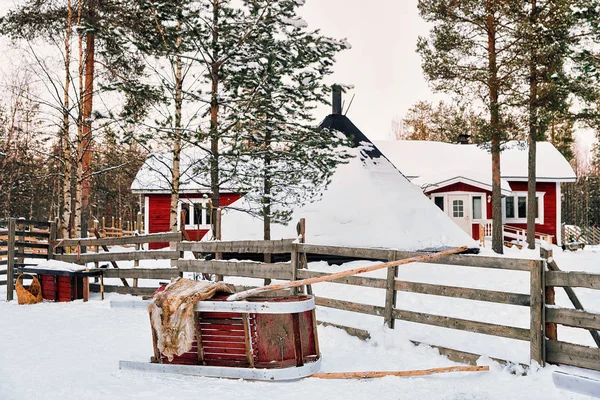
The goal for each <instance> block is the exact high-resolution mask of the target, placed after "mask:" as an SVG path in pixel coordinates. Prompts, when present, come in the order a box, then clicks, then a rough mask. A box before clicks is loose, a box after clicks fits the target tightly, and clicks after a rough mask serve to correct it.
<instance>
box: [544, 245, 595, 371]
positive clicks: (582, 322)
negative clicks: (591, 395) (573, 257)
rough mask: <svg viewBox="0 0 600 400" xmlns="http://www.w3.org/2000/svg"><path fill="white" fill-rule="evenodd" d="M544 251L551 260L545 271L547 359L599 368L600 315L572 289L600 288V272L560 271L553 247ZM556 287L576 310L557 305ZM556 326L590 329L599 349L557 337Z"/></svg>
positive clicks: (555, 362)
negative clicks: (584, 305)
mask: <svg viewBox="0 0 600 400" xmlns="http://www.w3.org/2000/svg"><path fill="white" fill-rule="evenodd" d="M542 254H543V256H544V257H546V258H547V259H548V271H545V272H544V275H545V277H544V278H545V279H544V281H545V315H544V316H545V322H546V326H545V336H546V341H545V348H546V361H548V362H549V363H554V364H567V365H572V366H575V367H581V368H588V369H594V370H598V371H600V335H599V334H598V330H600V314H596V313H590V312H587V311H585V309H584V307H583V305H582V304H581V302H580V301H579V298H578V297H577V295H576V294H575V292H574V290H573V288H575V287H577V288H586V289H594V290H599V291H600V274H589V273H585V272H579V271H570V272H564V271H561V270H560V268H559V267H558V265H557V264H556V261H554V259H553V258H552V251H551V250H550V251H547V250H542ZM556 287H560V288H563V289H564V290H565V292H566V294H567V296H568V297H569V300H570V301H571V303H572V304H573V306H574V307H575V309H571V308H563V307H557V306H555V305H554V296H555V288H556ZM599 295H600V293H599ZM557 325H563V326H569V327H573V328H579V329H587V330H588V331H589V332H590V335H591V337H592V339H593V341H594V342H595V343H596V348H593V347H588V346H582V345H579V344H574V343H568V342H565V341H560V340H558V326H557Z"/></svg>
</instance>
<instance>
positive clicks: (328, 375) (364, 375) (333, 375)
mask: <svg viewBox="0 0 600 400" xmlns="http://www.w3.org/2000/svg"><path fill="white" fill-rule="evenodd" d="M489 370H490V367H488V366H487V365H482V366H455V367H443V368H430V369H421V370H412V371H361V372H319V373H316V374H312V375H311V378H319V379H368V378H383V377H385V376H425V375H433V374H443V373H448V372H480V371H489Z"/></svg>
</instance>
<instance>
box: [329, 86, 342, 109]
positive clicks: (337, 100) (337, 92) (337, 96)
mask: <svg viewBox="0 0 600 400" xmlns="http://www.w3.org/2000/svg"><path fill="white" fill-rule="evenodd" d="M331 91H332V96H333V97H332V103H331V105H332V111H331V113H332V114H334V115H342V87H341V86H340V85H333V86H332V87H331Z"/></svg>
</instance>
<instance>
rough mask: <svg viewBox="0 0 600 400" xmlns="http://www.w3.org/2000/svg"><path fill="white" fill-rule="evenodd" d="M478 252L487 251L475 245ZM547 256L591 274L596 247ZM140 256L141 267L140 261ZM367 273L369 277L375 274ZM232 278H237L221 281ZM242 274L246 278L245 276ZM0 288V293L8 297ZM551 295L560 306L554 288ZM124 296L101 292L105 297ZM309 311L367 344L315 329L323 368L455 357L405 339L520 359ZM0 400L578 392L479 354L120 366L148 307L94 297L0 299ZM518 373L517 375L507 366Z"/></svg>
mask: <svg viewBox="0 0 600 400" xmlns="http://www.w3.org/2000/svg"><path fill="white" fill-rule="evenodd" d="M506 251H507V253H508V255H509V256H518V257H528V256H530V257H535V256H536V255H537V254H538V253H537V252H533V251H532V252H528V251H526V250H521V251H519V250H516V249H506ZM484 252H486V251H484ZM554 253H555V254H554V258H555V260H556V262H557V264H558V266H559V267H560V268H561V269H563V270H582V271H588V272H595V273H600V248H593V247H588V248H586V249H585V250H584V251H578V252H575V253H570V252H565V253H563V252H562V251H561V250H560V249H558V248H555V250H554ZM366 264H370V263H368V262H363V261H359V262H353V263H349V264H346V265H344V266H341V267H328V266H327V265H326V264H323V263H312V264H311V265H310V266H309V267H310V268H311V269H313V270H323V271H329V272H331V271H337V270H341V269H349V268H354V267H357V266H359V265H366ZM147 266H149V265H147ZM383 274H384V272H382V271H377V272H375V273H374V275H373V276H383ZM399 279H404V280H410V281H416V282H428V283H443V284H446V285H454V286H464V287H477V288H484V289H490V290H505V291H511V292H516V293H527V292H528V290H529V276H528V273H526V272H519V271H514V272H513V271H498V270H483V269H478V268H464V267H463V268H459V267H449V266H443V267H442V266H436V265H424V264H413V265H406V266H402V267H400V272H399ZM231 281H235V282H236V283H237V282H240V280H239V279H238V280H231ZM244 283H246V284H248V283H251V282H249V281H248V280H244ZM5 290H6V288H5V287H0V299H4V298H6V293H5ZM314 290H315V292H316V294H318V295H321V296H324V297H331V298H339V299H345V300H352V301H357V302H362V303H366V304H377V305H383V301H384V296H385V294H384V291H382V290H378V289H366V288H364V289H362V288H356V287H350V286H345V285H337V284H319V285H315V286H314ZM576 292H577V294H578V295H579V296H580V298H581V301H582V303H583V305H584V306H585V307H586V309H589V311H593V312H598V313H600V296H598V293H597V292H596V293H595V294H594V293H593V291H591V290H589V291H587V290H576ZM556 297H557V304H559V305H561V306H565V307H569V306H570V304H569V302H568V299H567V297H566V296H565V295H564V292H563V291H562V290H561V289H557V296H556ZM127 299H132V298H131V297H130V296H121V295H112V294H111V295H109V296H107V300H115V301H119V300H127ZM397 307H398V308H402V309H407V310H414V311H424V312H430V313H433V314H438V315H448V316H456V317H461V318H466V319H474V320H479V321H484V322H494V323H501V324H507V325H512V326H519V327H524V328H528V327H529V313H528V308H527V307H516V306H504V305H495V304H490V303H482V302H474V301H467V300H460V299H451V298H445V297H436V296H424V295H417V294H407V293H401V294H399V295H398V299H397ZM317 317H318V319H319V320H324V321H330V322H335V323H341V324H344V325H349V326H354V327H358V328H363V329H368V330H369V331H370V332H371V336H372V338H371V339H370V340H368V341H366V342H364V341H361V340H359V339H357V338H354V337H351V336H349V335H347V334H346V333H345V332H344V331H341V330H339V329H336V328H333V327H319V332H318V333H319V341H320V344H321V352H322V356H323V363H322V371H323V372H340V371H369V370H375V371H384V370H409V369H426V368H435V367H444V366H451V365H457V363H454V362H451V361H449V360H448V359H446V358H445V357H443V356H440V355H439V354H438V352H437V350H435V349H432V348H430V347H428V346H418V347H416V346H414V345H412V344H411V343H410V342H409V341H408V339H409V338H410V339H413V340H420V341H423V342H428V343H433V344H438V345H442V346H446V347H452V348H456V349H460V350H465V351H470V352H475V353H481V354H486V355H488V356H492V357H499V358H507V359H511V360H513V361H517V362H523V363H525V362H527V358H528V351H529V345H528V343H527V342H520V341H516V340H509V339H501V338H496V337H491V336H486V335H478V334H470V333H466V332H465V333H463V332H458V331H454V330H449V329H444V328H436V327H430V326H425V325H419V324H412V323H402V322H400V321H397V322H396V329H394V330H389V329H387V328H384V327H383V326H382V325H383V321H382V318H376V317H369V316H364V315H359V314H354V313H348V312H343V311H337V310H332V309H325V308H319V309H318V310H317ZM0 321H1V322H0V343H1V344H2V345H0V400H13V399H15V400H16V399H47V400H52V399H103V400H105V399H138V398H139V399H145V400H150V399H170V398H178V399H188V398H189V399H192V398H200V397H216V396H218V397H231V396H242V398H244V399H246V398H247V399H254V398H257V399H258V398H263V399H264V398H267V399H269V398H275V397H277V398H279V397H284V398H286V399H307V398H308V399H310V398H315V399H415V398H420V399H453V400H459V399H478V400H479V399H505V398H506V399H546V400H548V399H587V398H588V397H586V396H582V395H577V394H573V393H570V392H564V391H561V390H558V389H556V388H555V387H554V384H553V383H552V371H553V370H555V369H556V368H557V367H554V366H550V367H546V368H543V369H540V370H535V371H531V370H530V371H527V374H526V375H522V374H521V372H522V370H521V369H520V367H518V366H514V365H513V366H509V367H502V366H500V365H498V364H496V363H494V362H492V361H491V360H489V359H488V358H486V357H482V358H481V359H480V360H479V364H481V365H490V371H489V372H476V373H453V374H446V375H434V376H429V377H419V378H399V377H387V378H382V379H372V380H343V381H342V380H337V381H336V380H320V379H316V378H308V379H303V380H300V381H293V382H278V383H275V382H248V381H240V380H227V379H212V378H199V377H187V376H178V375H166V374H163V375H158V374H151V373H141V372H133V371H120V370H119V369H118V361H119V360H132V361H147V360H148V359H149V357H150V355H151V354H152V345H151V335H150V327H149V319H148V314H147V312H146V311H145V310H144V309H143V308H139V309H123V308H110V301H103V302H101V301H98V297H97V295H93V296H92V300H91V301H90V302H88V303H83V302H81V301H76V302H72V303H43V304H38V305H33V306H19V305H18V304H17V303H16V301H13V302H10V303H7V302H3V301H0ZM559 339H560V340H565V341H570V342H575V343H581V344H587V345H591V344H592V342H591V338H590V337H589V333H587V331H584V330H575V329H568V328H565V327H562V326H560V327H559ZM515 371H516V374H515V373H514V372H515Z"/></svg>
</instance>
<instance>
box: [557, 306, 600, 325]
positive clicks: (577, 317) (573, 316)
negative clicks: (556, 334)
mask: <svg viewBox="0 0 600 400" xmlns="http://www.w3.org/2000/svg"><path fill="white" fill-rule="evenodd" d="M546 322H554V323H557V324H561V325H566V326H572V327H574V328H584V329H595V330H600V314H594V313H589V312H585V311H580V310H571V309H568V308H546Z"/></svg>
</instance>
